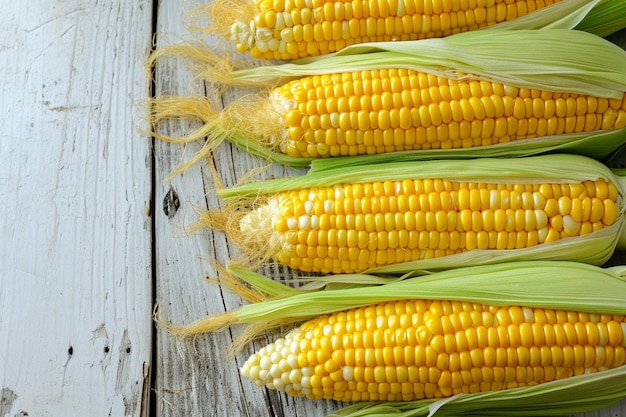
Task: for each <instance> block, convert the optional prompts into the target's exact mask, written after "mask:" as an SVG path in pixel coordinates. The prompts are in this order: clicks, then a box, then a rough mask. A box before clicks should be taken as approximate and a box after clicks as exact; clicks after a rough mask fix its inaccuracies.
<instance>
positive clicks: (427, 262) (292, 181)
mask: <svg viewBox="0 0 626 417" xmlns="http://www.w3.org/2000/svg"><path fill="white" fill-rule="evenodd" d="M343 162H345V163H343ZM349 162H350V161H349V160H346V161H336V160H334V159H329V160H327V161H323V163H322V161H320V164H319V165H318V164H313V165H312V168H311V170H310V171H309V172H308V173H307V174H306V175H303V176H300V177H290V178H278V179H273V180H267V181H259V182H250V183H246V184H241V185H238V186H235V187H230V188H225V189H221V190H218V195H219V196H220V197H221V198H224V199H226V200H230V201H232V207H227V208H226V209H225V211H223V212H220V215H225V216H224V217H226V218H228V219H229V220H230V221H231V222H232V223H231V224H230V225H228V226H225V225H223V224H219V223H218V222H217V221H215V220H214V217H213V216H214V214H212V213H211V212H205V213H202V214H201V217H202V218H201V220H200V221H199V223H198V226H199V227H214V228H221V229H223V230H226V232H227V234H228V235H229V237H230V238H231V239H232V241H233V243H235V245H238V246H239V247H241V248H245V251H246V252H247V254H250V255H251V256H249V257H248V259H250V258H252V259H253V260H255V259H256V258H258V259H260V261H261V262H262V261H264V260H267V259H268V257H271V254H269V255H268V253H267V252H265V253H259V252H260V251H266V250H267V249H265V248H259V249H256V252H255V248H256V247H255V246H254V245H253V244H252V243H250V242H251V241H253V236H252V235H249V234H246V233H239V232H238V230H239V222H240V221H241V219H242V218H243V216H245V215H246V214H247V213H248V212H251V209H250V207H254V206H255V205H257V204H262V202H264V201H267V200H269V199H270V197H269V196H272V195H275V194H277V193H279V192H282V191H289V190H298V189H309V188H314V187H318V186H329V187H330V186H334V185H339V184H350V183H366V182H380V181H396V180H402V179H419V178H430V179H447V180H450V181H466V182H476V183H512V182H520V179H523V181H522V182H524V183H543V182H554V183H563V182H582V181H585V180H596V179H604V180H609V181H611V182H613V183H614V184H615V185H616V187H617V189H618V192H619V195H620V196H621V198H620V200H619V203H618V204H619V215H618V218H617V220H616V222H615V223H614V224H612V225H611V226H609V227H606V228H604V229H601V230H598V231H596V232H593V233H590V234H587V235H584V236H578V237H572V238H565V239H560V240H558V241H555V242H550V243H549V244H539V245H536V246H533V247H528V248H522V249H514V250H506V249H504V250H497V249H473V250H470V251H467V252H462V253H458V254H454V255H449V256H443V257H440V258H431V259H421V260H417V261H412V262H403V263H397V264H392V265H386V266H379V267H375V268H371V269H369V270H368V271H367V272H368V273H370V274H396V275H398V274H404V273H406V272H409V271H413V270H418V269H429V270H431V269H446V268H455V267H460V266H468V265H478V264H492V263H499V262H506V261H518V260H537V259H542V260H570V261H578V262H585V263H589V264H595V265H602V264H603V263H605V262H606V261H607V260H608V259H609V258H610V256H611V255H612V253H613V252H614V250H615V249H616V248H620V249H621V248H624V247H626V236H624V224H625V221H624V216H625V214H624V213H625V211H626V205H624V196H626V188H624V187H625V186H626V183H625V182H624V179H623V178H622V177H620V176H619V174H624V171H615V172H614V171H612V170H610V169H609V168H607V167H606V166H605V165H603V164H601V163H600V162H598V161H595V160H593V159H590V158H587V157H584V156H579V155H569V154H553V155H539V156H532V157H527V158H516V159H515V160H511V159H504V158H503V159H498V158H480V159H473V160H445V161H438V160H437V161H419V162H414V161H411V160H407V161H399V162H388V163H376V164H372V165H359V164H358V163H355V164H350V163H349ZM227 202H228V201H227ZM259 202H261V203H259ZM251 233H253V234H257V233H263V230H261V229H260V228H259V229H255V230H254V231H252V232H251ZM261 236H264V240H263V242H267V240H268V239H269V237H268V236H269V235H266V234H262V235H261ZM253 264H254V262H253Z"/></svg>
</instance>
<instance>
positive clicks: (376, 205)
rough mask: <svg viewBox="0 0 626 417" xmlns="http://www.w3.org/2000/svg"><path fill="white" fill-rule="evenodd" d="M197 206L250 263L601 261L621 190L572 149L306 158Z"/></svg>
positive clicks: (614, 237)
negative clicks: (302, 171)
mask: <svg viewBox="0 0 626 417" xmlns="http://www.w3.org/2000/svg"><path fill="white" fill-rule="evenodd" d="M219 195H220V196H221V197H223V198H226V199H228V200H229V201H230V202H231V203H230V204H231V206H230V207H228V208H227V209H225V210H224V211H220V212H202V213H201V216H202V218H201V220H200V221H199V224H198V225H199V226H200V227H214V228H217V229H223V230H225V231H226V233H227V234H228V235H229V237H230V239H231V240H232V241H233V243H235V244H236V245H238V246H239V247H240V248H242V249H243V250H244V254H245V255H244V257H247V259H249V260H251V261H253V263H254V262H262V261H264V260H267V259H269V258H273V259H275V260H277V261H278V262H280V263H282V264H284V265H287V266H289V267H291V268H294V269H299V270H303V271H307V272H322V273H352V272H362V271H369V272H371V273H376V274H385V273H393V274H402V273H405V272H407V271H411V270H415V269H422V268H427V269H431V268H451V267H457V266H464V265H473V264H474V265H475V264H483V263H495V262H503V261H510V260H527V259H552V260H556V259H561V260H577V261H580V262H587V263H592V264H602V263H604V262H606V260H608V258H609V257H610V255H611V254H612V252H613V250H614V249H615V247H616V245H617V244H618V242H619V241H620V239H621V234H622V231H623V229H624V220H623V218H624V201H623V196H624V190H623V184H622V182H621V179H620V177H617V176H615V175H614V174H613V172H612V171H611V170H609V169H608V168H607V167H606V166H604V165H602V164H601V163H599V162H597V161H595V160H592V159H590V158H587V157H582V156H576V155H542V156H535V157H528V158H518V159H514V160H513V159H491V158H482V159H475V160H466V161H465V160H463V161H460V160H448V161H443V160H441V161H421V162H412V161H409V162H396V163H386V164H376V165H371V166H370V165H362V166H361V165H357V166H350V165H347V166H335V167H334V168H329V167H328V166H325V167H324V169H316V167H313V168H312V169H311V170H310V171H309V173H307V174H306V175H304V176H300V177H293V178H280V179H275V180H269V181H262V182H252V183H248V184H242V185H239V186H235V187H232V188H227V189H223V190H220V191H219Z"/></svg>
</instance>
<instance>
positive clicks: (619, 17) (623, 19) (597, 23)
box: [574, 0, 626, 36]
mask: <svg viewBox="0 0 626 417" xmlns="http://www.w3.org/2000/svg"><path fill="white" fill-rule="evenodd" d="M625 27H626V3H624V2H623V1H622V0H607V1H603V2H601V3H599V4H597V5H596V6H594V7H593V8H592V9H591V10H590V11H589V13H588V14H587V15H585V17H584V18H583V20H582V21H581V22H580V23H579V24H577V25H576V26H575V27H574V28H575V29H576V30H582V31H585V32H589V33H594V34H596V35H598V36H608V35H610V34H612V33H615V32H617V31H619V30H622V29H624V28H625Z"/></svg>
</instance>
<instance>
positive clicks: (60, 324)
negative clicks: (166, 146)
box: [0, 0, 153, 417]
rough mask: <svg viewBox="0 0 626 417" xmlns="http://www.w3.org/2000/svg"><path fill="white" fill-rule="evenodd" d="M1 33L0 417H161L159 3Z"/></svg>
mask: <svg viewBox="0 0 626 417" xmlns="http://www.w3.org/2000/svg"><path fill="white" fill-rule="evenodd" d="M0 22H1V24H0V62H2V64H1V65H0V126H2V129H1V130H0V201H2V208H1V209H0V212H1V213H2V215H1V216H0V237H1V239H0V241H1V242H2V243H0V390H1V393H0V416H3V417H5V416H11V417H14V416H27V415H30V416H103V417H104V416H142V415H143V416H147V415H148V414H147V411H148V410H147V406H148V399H149V383H150V379H149V369H150V368H149V366H150V362H151V342H152V337H151V332H152V320H151V313H152V300H151V287H152V277H151V275H152V274H151V222H150V213H149V209H150V190H151V166H150V165H151V163H150V161H151V157H150V155H151V153H150V152H151V149H150V146H149V141H148V138H146V137H142V136H141V135H139V134H138V133H137V128H138V127H139V125H140V124H139V123H140V122H141V120H135V119H133V115H132V106H133V105H134V103H135V102H137V101H139V100H141V99H143V98H145V97H146V94H147V92H146V86H147V77H146V75H145V72H144V69H143V61H144V58H145V56H146V55H147V54H148V53H149V51H150V48H151V41H152V31H153V29H152V2H151V1H148V0H135V1H130V2H127V1H115V0H108V1H96V0H66V1H47V0H34V1H30V2H28V5H26V4H25V3H24V2H11V1H9V2H4V4H3V9H2V13H0Z"/></svg>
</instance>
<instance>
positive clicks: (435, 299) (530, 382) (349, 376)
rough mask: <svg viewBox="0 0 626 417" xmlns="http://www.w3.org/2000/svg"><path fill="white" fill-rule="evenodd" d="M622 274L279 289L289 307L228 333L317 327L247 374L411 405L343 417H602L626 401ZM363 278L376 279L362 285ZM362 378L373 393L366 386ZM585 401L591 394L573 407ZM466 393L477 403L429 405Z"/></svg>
mask: <svg viewBox="0 0 626 417" xmlns="http://www.w3.org/2000/svg"><path fill="white" fill-rule="evenodd" d="M624 271H625V268H624V267H614V268H606V269H603V268H599V267H594V266H591V265H584V264H577V263H572V262H554V261H553V262H512V263H507V264H501V265H490V266H477V267H467V268H460V269H456V270H447V271H440V272H434V273H430V274H426V275H421V276H419V277H413V278H411V279H405V280H395V281H393V282H389V283H387V284H384V285H377V286H359V287H357V288H344V289H336V290H329V289H326V290H324V291H305V292H302V291H301V292H300V293H298V294H292V293H291V289H290V290H289V292H285V293H284V294H280V293H281V291H276V289H273V290H272V293H273V294H272V296H275V295H276V294H280V295H278V298H275V299H274V298H270V299H268V300H267V301H263V302H259V303H256V304H249V305H245V306H244V307H242V308H241V309H239V310H237V311H234V312H231V313H227V314H228V316H227V318H226V325H233V324H237V323H249V324H253V325H254V323H261V324H265V323H273V324H278V323H280V324H283V325H284V324H286V323H290V322H292V323H293V322H299V321H301V320H310V319H312V320H311V321H309V322H307V323H305V324H303V325H302V326H301V327H300V328H297V329H295V330H294V331H293V332H291V333H289V334H287V335H286V336H285V337H284V338H281V339H278V340H277V341H276V342H275V343H273V344H270V345H269V346H268V347H266V348H263V349H261V350H260V351H259V352H258V353H256V354H254V355H252V357H251V358H250V359H249V361H248V362H247V363H246V364H245V365H244V366H243V368H242V372H243V373H244V375H245V376H248V377H249V378H251V379H253V380H254V381H255V382H256V383H257V384H259V385H262V386H263V385H265V386H267V387H269V388H276V389H281V390H285V391H287V392H288V393H289V394H292V395H306V396H308V397H311V398H335V399H338V400H348V401H364V400H370V401H376V400H383V399H389V400H392V401H393V400H394V399H395V400H396V401H399V402H392V403H385V404H380V405H377V404H374V403H371V402H366V403H363V404H357V405H354V406H350V407H348V408H346V409H345V410H341V411H339V413H338V415H349V416H358V415H372V414H368V413H372V412H375V415H381V416H385V415H387V414H386V413H389V415H394V414H393V413H396V412H400V411H402V410H406V411H407V412H409V411H408V410H411V411H410V413H409V414H406V415H410V416H426V415H427V414H428V415H435V416H436V415H438V413H441V414H442V415H464V413H468V414H470V415H471V412H472V411H476V410H481V411H483V412H484V410H487V409H489V410H491V409H493V415H500V414H499V413H502V415H507V414H505V411H506V412H511V413H513V415H516V413H520V415H522V414H521V413H522V412H523V413H529V412H531V411H529V410H532V409H534V408H535V407H538V406H539V404H541V406H542V408H541V410H540V411H541V415H561V414H563V413H568V412H581V411H588V410H593V409H597V408H600V407H604V406H607V405H610V404H611V403H613V402H615V401H617V400H619V399H620V398H622V397H624V395H625V394H624V393H625V392H626V391H624V388H625V385H626V379H625V378H624V376H625V375H626V373H625V372H626V367H625V366H624V360H625V355H624V350H625V347H626V322H625V321H624V314H626V305H625V304H624V302H623V300H624V297H626V280H625V279H624ZM230 272H231V273H233V274H235V275H236V276H238V277H239V278H240V279H243V280H244V281H246V282H248V283H249V284H250V285H252V286H253V287H256V286H257V285H258V284H260V282H261V281H263V280H264V279H265V278H263V277H261V276H259V275H258V274H255V273H253V272H250V271H246V270H242V269H238V268H231V269H230ZM359 277H364V278H367V276H362V275H355V276H354V277H353V278H355V279H357V278H359ZM329 281H332V277H331V278H330V279H329ZM272 285H273V286H274V285H275V284H272ZM288 294H289V295H288ZM479 310H480V311H479ZM319 315H326V316H321V317H318V316H319ZM413 321H415V322H416V324H415V326H416V327H415V328H414V329H413V328H412V327H411V326H413V324H412V323H413ZM216 323H220V325H224V323H225V321H224V320H223V318H222V316H219V317H216V316H212V317H207V318H205V319H203V320H200V321H199V322H198V323H196V324H194V325H192V326H190V327H183V328H175V329H174V330H175V331H177V332H179V333H182V334H193V333H197V332H204V331H215V330H218V329H217V327H216ZM411 329H413V330H411ZM187 330H190V331H189V332H186V331H187ZM498 332H499V333H498ZM490 334H493V335H495V337H494V338H490V337H489V335H490ZM498 334H500V336H498ZM360 335H362V336H360ZM403 335H404V336H403ZM248 336H250V335H248ZM370 343H372V346H371V347H370V346H369V344H370ZM361 349H362V350H363V352H361V351H360V350H361ZM422 349H423V350H424V352H423V355H422V353H421V352H422ZM379 350H380V352H379ZM426 350H428V352H429V353H426ZM411 352H413V353H412V354H411ZM401 353H402V354H401ZM367 358H370V359H367ZM370 360H371V362H372V363H371V364H370V363H369V361H370ZM396 360H398V361H400V362H399V363H398V364H396V363H395V361H396ZM378 361H382V362H381V363H378ZM422 361H423V362H424V363H423V364H421V365H415V364H414V365H411V363H413V362H415V363H421V362H422ZM507 361H511V362H510V366H509V365H507V364H505V362H506V363H508V362H507ZM361 362H363V365H360V364H361ZM357 363H358V364H357ZM513 363H515V365H513ZM422 367H424V368H423V369H422ZM457 367H458V368H459V369H458V370H456V369H457ZM361 368H363V369H361ZM610 368H614V369H610ZM472 369H474V371H473V370H472ZM366 375H367V376H366ZM420 375H422V376H423V377H424V378H425V380H424V381H422V382H420V378H421V376H420ZM453 375H454V376H453ZM574 375H575V376H574ZM361 376H363V378H364V379H367V380H369V379H370V378H371V379H372V381H368V382H365V381H363V383H362V384H360V383H358V382H357V381H356V380H357V379H360V378H361ZM546 378H547V379H548V380H551V381H552V382H543V381H545V380H546ZM481 379H485V380H484V381H482V382H478V381H479V380H481ZM509 379H510V381H511V382H510V383H509V382H507V380H509ZM513 380H515V382H512V381H513ZM399 381H400V385H397V384H396V383H397V382H399ZM453 381H454V382H453ZM494 381H495V382H497V383H494ZM403 382H404V383H408V385H404V387H403V384H402V383H403ZM448 382H449V383H448ZM598 383H600V386H597V384H598ZM605 383H608V384H605ZM615 383H617V385H613V384H615ZM465 384H467V386H466V385H465ZM524 385H526V386H524ZM594 386H595V388H594ZM403 388H404V389H403ZM409 388H411V389H410V390H409ZM583 389H585V390H587V391H585V394H584V395H581V396H578V395H573V394H574V393H576V392H579V391H580V390H583ZM481 390H489V391H491V392H482V393H481V392H480V391H481ZM456 392H459V393H466V395H463V396H456V397H452V398H447V399H443V400H437V399H436V398H433V399H431V400H419V398H429V397H436V396H440V397H449V396H450V395H453V394H455V393H456ZM416 399H417V400H416ZM524 400H526V401H524ZM537 410H539V408H537ZM378 413H380V414H378ZM429 413H430V414H429ZM433 413H434V414H433ZM537 413H539V411H537ZM403 415H404V414H403ZM490 415H492V412H490ZM524 415H529V414H524ZM530 415H534V412H531V414H530Z"/></svg>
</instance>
